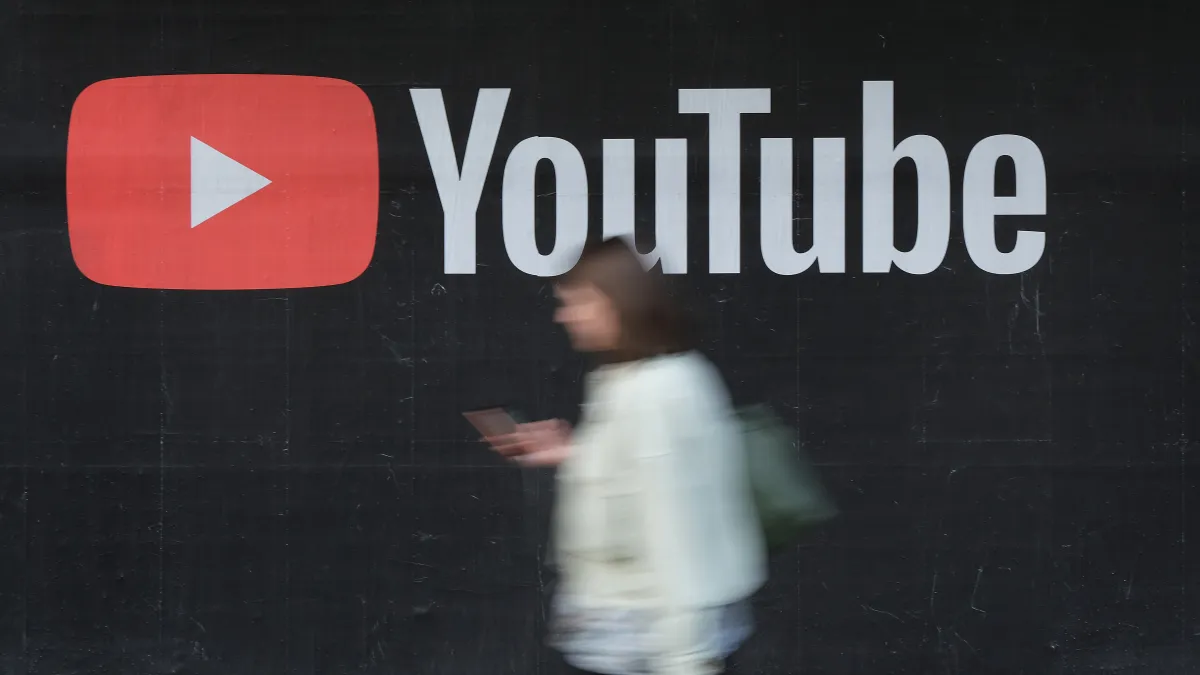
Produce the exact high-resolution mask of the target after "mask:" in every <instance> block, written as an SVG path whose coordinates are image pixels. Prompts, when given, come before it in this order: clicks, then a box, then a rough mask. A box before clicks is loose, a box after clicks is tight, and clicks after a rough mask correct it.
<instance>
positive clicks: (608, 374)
mask: <svg viewBox="0 0 1200 675" xmlns="http://www.w3.org/2000/svg"><path fill="white" fill-rule="evenodd" d="M555 294H556V296H557V298H558V300H559V303H560V305H559V307H558V310H557V312H556V314H555V321H556V322H558V323H559V324H561V325H562V326H563V327H564V328H566V330H567V333H568V334H569V336H570V339H571V342H572V345H573V346H574V347H575V349H577V350H579V351H582V352H587V353H589V354H591V355H592V356H594V357H595V358H596V360H597V361H598V366H597V368H596V369H595V370H594V371H593V372H592V373H591V374H590V375H589V376H588V380H587V383H586V391H585V402H584V405H583V414H582V417H581V420H580V424H579V426H578V427H577V428H576V429H574V430H573V431H572V430H571V429H570V427H569V426H568V425H567V423H565V422H563V421H561V420H554V421H546V422H536V423H533V424H526V425H521V426H519V427H518V428H517V431H516V432H515V433H513V434H512V435H509V436H506V437H502V438H491V439H488V440H489V441H490V442H491V443H492V444H493V446H494V447H495V448H496V449H497V450H498V451H500V452H501V453H503V454H505V455H507V456H509V457H511V458H513V459H514V460H515V461H517V462H520V463H522V464H525V465H528V466H557V467H558V474H557V486H558V487H557V499H556V504H555V515H554V521H555V523H554V535H553V544H554V546H553V549H552V550H553V555H554V560H555V563H556V564H557V566H558V569H559V573H560V583H559V592H558V593H557V595H556V597H555V600H554V610H553V619H552V622H551V627H550V633H551V635H550V642H551V644H552V645H553V646H554V647H556V648H557V649H558V650H560V651H561V652H562V653H563V656H564V658H565V659H566V661H567V662H568V663H569V664H571V666H572V667H574V668H577V669H579V672H583V673H601V674H604V675H642V674H645V675H710V674H714V673H721V672H723V668H724V666H723V661H724V659H725V657H726V656H728V655H729V654H730V653H731V652H732V651H733V650H734V649H736V648H737V647H738V645H740V644H741V642H742V641H744V640H745V639H746V637H748V636H749V634H750V632H751V631H752V621H751V617H750V611H749V597H750V596H751V594H753V593H754V591H756V590H757V589H758V588H759V586H761V585H762V583H763V581H764V580H765V578H766V563H765V552H764V551H765V547H764V544H763V540H762V534H761V531H760V527H759V524H758V521H757V520H756V516H755V512H754V506H753V502H752V501H751V497H750V493H749V488H748V484H747V478H746V475H745V468H744V464H745V461H744V459H743V456H742V448H741V444H740V437H739V434H738V432H737V427H736V426H735V425H734V423H733V418H732V415H733V412H732V409H731V407H730V403H729V397H728V394H727V393H726V390H725V387H724V385H723V383H722V381H721V378H720V375H719V374H718V373H717V371H716V370H715V368H714V367H713V366H712V365H711V364H710V363H709V362H708V361H707V360H706V359H705V358H704V357H702V356H701V355H700V354H699V353H697V352H696V351H694V350H693V345H692V343H691V341H690V339H691V337H692V336H691V335H690V334H689V332H688V330H687V326H686V323H685V321H684V320H683V317H682V315H681V313H680V312H679V311H678V310H677V309H676V307H675V306H674V305H673V304H672V303H671V300H670V297H669V296H668V294H667V292H666V288H665V286H664V283H663V279H662V277H661V276H660V275H659V274H657V273H653V272H647V271H646V270H645V269H644V267H643V266H642V264H641V261H640V260H639V258H638V256H637V254H636V253H635V252H634V251H633V250H632V249H631V248H630V247H629V245H627V244H626V243H625V242H624V241H623V240H621V239H610V240H607V241H605V242H603V243H601V244H599V245H598V246H595V247H593V248H589V249H587V250H585V251H584V253H583V255H582V256H581V258H580V261H579V263H578V264H577V265H576V266H575V268H574V269H573V270H572V271H571V272H569V273H568V274H567V275H566V276H564V277H563V278H561V279H560V280H559V281H558V282H557V283H556V285H555Z"/></svg>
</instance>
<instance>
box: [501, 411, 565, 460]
mask: <svg viewBox="0 0 1200 675" xmlns="http://www.w3.org/2000/svg"><path fill="white" fill-rule="evenodd" d="M484 440H485V441H487V442H488V443H490V444H491V446H492V449H493V450H495V451H496V452H498V453H500V454H501V455H504V456H505V457H507V458H509V459H511V460H513V461H514V462H516V463H518V464H521V465H523V466H557V465H558V464H560V463H561V462H562V461H563V460H564V459H566V458H567V454H568V453H570V451H571V425H569V424H567V423H566V422H564V421H563V420H546V421H543V422H531V423H529V424H518V425H517V429H516V431H514V432H513V433H511V434H506V435H503V436H492V437H490V438H484Z"/></svg>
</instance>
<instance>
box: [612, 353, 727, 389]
mask: <svg viewBox="0 0 1200 675" xmlns="http://www.w3.org/2000/svg"><path fill="white" fill-rule="evenodd" d="M626 384H627V385H628V387H629V390H630V392H631V393H636V394H640V395H642V396H653V397H655V398H673V399H689V398H696V397H699V398H706V399H707V398H711V397H712V396H714V395H715V396H720V397H724V391H725V385H724V382H723V380H722V379H721V375H720V373H718V372H717V369H716V366H714V365H713V364H712V362H710V361H709V360H708V359H707V358H706V357H705V356H704V355H703V354H701V353H699V352H696V351H689V352H680V353H678V354H666V355H663V356H656V357H654V358H650V359H646V360H645V361H643V362H641V363H639V364H637V367H635V368H631V369H630V370H629V376H628V377H627V378H626Z"/></svg>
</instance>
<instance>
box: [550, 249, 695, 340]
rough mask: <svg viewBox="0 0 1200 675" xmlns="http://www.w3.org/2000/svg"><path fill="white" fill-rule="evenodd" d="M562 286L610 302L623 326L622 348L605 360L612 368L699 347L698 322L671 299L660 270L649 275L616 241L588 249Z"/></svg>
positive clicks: (631, 251)
mask: <svg viewBox="0 0 1200 675" xmlns="http://www.w3.org/2000/svg"><path fill="white" fill-rule="evenodd" d="M555 283H556V284H557V285H560V286H568V287H569V286H577V285H584V284H590V285H592V286H595V287H596V289H597V290H599V291H600V292H601V293H603V294H604V295H605V296H607V297H608V299H609V300H610V301H611V302H612V304H613V306H614V308H615V309H616V312H617V316H618V320H619V321H620V338H619V343H618V345H617V347H616V349H614V350H613V351H612V352H610V353H608V354H604V355H601V358H602V359H603V360H604V361H606V362H609V363H614V362H627V361H638V360H641V359H645V358H650V357H654V356H661V355H664V354H677V353H680V352H686V351H689V350H691V349H694V348H695V346H696V345H695V336H694V323H693V321H692V319H691V317H690V315H689V314H688V312H686V311H685V310H684V309H683V308H682V306H681V305H680V303H678V302H677V301H676V299H675V298H674V297H672V293H671V290H670V289H669V288H668V284H667V282H666V279H664V278H663V273H662V269H661V267H660V266H659V265H655V266H654V267H653V268H651V269H649V270H647V269H646V268H645V266H644V265H643V264H642V261H641V258H640V257H639V256H638V254H637V252H636V250H635V249H634V248H633V246H632V245H631V244H630V243H628V242H627V241H625V240H624V239H622V238H619V237H614V238H612V239H605V240H603V241H600V242H594V243H591V244H589V245H587V246H585V247H584V249H583V253H582V254H580V256H579V262H578V263H576V264H575V267H573V268H571V270H570V271H568V272H567V273H566V274H564V275H562V276H560V277H559V278H558V279H556V280H555Z"/></svg>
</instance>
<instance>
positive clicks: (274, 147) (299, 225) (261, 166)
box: [67, 75, 379, 290]
mask: <svg viewBox="0 0 1200 675" xmlns="http://www.w3.org/2000/svg"><path fill="white" fill-rule="evenodd" d="M378 217H379V149H378V145H377V141H376V134H375V114H374V110H373V108H372V106H371V102H370V100H369V99H368V98H367V96H366V94H365V93H364V92H363V91H362V90H361V89H359V88H358V87H357V86H355V85H354V84H351V83H350V82H346V81H343V80H335V79H328V78H321V77H302V76H289V75H165V76H150V77H131V78H123V79H115V80H104V81H101V82H97V83H95V84H93V85H91V86H90V87H88V88H87V89H85V90H84V91H83V92H82V93H81V94H80V95H79V97H78V98H77V99H76V101H75V106H74V108H73V109H72V111H71V124H70V130H69V132H68V138H67V224H68V230H69V232H70V239H71V254H72V256H73V257H74V259H75V264H76V265H77V266H78V267H79V270H80V271H81V272H83V274H84V275H85V276H87V277H88V278H89V279H91V280H93V281H95V282H97V283H101V284H105V285H109V286H123V287H130V288H158V289H193V290H235V289H275V288H305V287H314V286H332V285H336V284H342V283H346V282H348V281H352V280H354V279H355V278H357V277H358V276H359V275H360V274H362V272H363V271H364V270H365V269H366V267H367V265H368V264H369V263H370V261H371V257H372V255H373V253H374V250H375V231H376V226H377V221H378Z"/></svg>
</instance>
